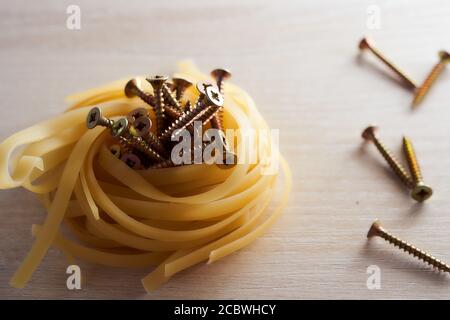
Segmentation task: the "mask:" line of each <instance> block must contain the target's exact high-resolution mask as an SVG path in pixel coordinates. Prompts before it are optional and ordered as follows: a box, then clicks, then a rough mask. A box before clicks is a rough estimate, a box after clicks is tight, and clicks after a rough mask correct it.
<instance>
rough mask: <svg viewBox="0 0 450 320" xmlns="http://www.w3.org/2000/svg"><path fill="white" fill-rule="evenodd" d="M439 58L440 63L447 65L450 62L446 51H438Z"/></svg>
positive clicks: (449, 55) (449, 54)
mask: <svg viewBox="0 0 450 320" xmlns="http://www.w3.org/2000/svg"><path fill="white" fill-rule="evenodd" d="M439 58H440V59H441V61H442V62H444V63H449V62H450V53H448V51H445V50H441V51H439Z"/></svg>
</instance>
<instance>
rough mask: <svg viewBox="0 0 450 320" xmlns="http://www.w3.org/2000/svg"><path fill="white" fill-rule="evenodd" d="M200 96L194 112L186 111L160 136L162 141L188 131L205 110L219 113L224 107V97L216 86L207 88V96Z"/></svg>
mask: <svg viewBox="0 0 450 320" xmlns="http://www.w3.org/2000/svg"><path fill="white" fill-rule="evenodd" d="M200 95H201V98H200V99H199V100H198V101H197V103H196V105H195V106H194V108H193V109H192V110H190V111H186V112H185V113H184V114H183V115H181V117H179V118H178V119H177V120H175V121H174V122H173V123H172V124H171V125H170V126H169V127H168V128H167V129H166V130H165V131H164V132H163V133H161V134H160V135H159V136H158V138H159V139H160V140H161V141H167V140H169V139H170V138H171V137H172V134H173V133H174V132H175V131H176V130H180V129H186V128H187V127H188V126H189V125H190V124H192V123H193V122H194V121H195V120H198V119H199V118H200V117H201V116H202V114H203V113H204V112H205V109H208V108H209V109H213V110H215V111H217V110H218V109H219V108H220V107H221V106H223V96H222V95H221V94H220V92H219V90H218V89H217V88H216V87H214V86H208V87H206V89H205V94H204V95H203V94H202V93H200Z"/></svg>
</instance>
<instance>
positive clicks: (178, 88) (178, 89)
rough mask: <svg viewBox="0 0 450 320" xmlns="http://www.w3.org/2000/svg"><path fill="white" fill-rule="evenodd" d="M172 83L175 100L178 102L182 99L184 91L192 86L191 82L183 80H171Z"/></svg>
mask: <svg viewBox="0 0 450 320" xmlns="http://www.w3.org/2000/svg"><path fill="white" fill-rule="evenodd" d="M172 82H173V85H174V90H175V98H176V99H177V101H180V100H181V98H182V97H183V93H184V91H185V90H186V89H187V88H189V87H190V86H192V82H190V81H189V80H186V79H184V78H172Z"/></svg>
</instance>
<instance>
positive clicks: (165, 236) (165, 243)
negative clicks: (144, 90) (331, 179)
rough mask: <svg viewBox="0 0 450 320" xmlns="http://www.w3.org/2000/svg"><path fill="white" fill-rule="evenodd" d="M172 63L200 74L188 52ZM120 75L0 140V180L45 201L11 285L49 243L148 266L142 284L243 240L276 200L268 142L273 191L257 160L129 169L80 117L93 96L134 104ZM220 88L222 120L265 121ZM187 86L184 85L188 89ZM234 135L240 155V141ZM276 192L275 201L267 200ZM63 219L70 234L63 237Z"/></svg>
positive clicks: (232, 124) (109, 108) (114, 108)
mask: <svg viewBox="0 0 450 320" xmlns="http://www.w3.org/2000/svg"><path fill="white" fill-rule="evenodd" d="M179 69H180V70H179V73H178V74H177V76H180V77H187V78H190V79H192V80H194V81H203V80H205V79H207V78H208V77H207V76H206V75H204V74H202V73H201V72H200V71H198V70H197V69H196V67H195V66H194V65H193V64H192V63H190V62H182V63H180V66H179ZM127 80H128V79H124V80H120V81H116V82H113V83H111V84H108V85H106V86H103V87H100V88H97V89H92V90H89V91H87V92H84V93H80V94H76V95H73V96H70V97H68V99H67V100H68V102H69V104H70V107H69V108H68V109H67V110H66V112H64V113H63V114H61V115H58V116H56V117H54V118H53V119H50V120H47V121H45V122H42V123H39V124H36V125H34V126H32V127H29V128H27V129H25V130H22V131H20V132H17V133H16V134H13V135H12V136H10V137H9V138H7V139H6V140H5V141H4V142H3V143H1V144H0V188H2V189H6V188H15V187H19V186H21V187H24V188H25V189H28V190H30V191H31V192H33V193H35V194H37V195H38V197H39V199H40V201H41V202H42V205H43V206H44V207H45V209H46V210H47V215H46V217H45V219H44V221H43V223H42V224H41V225H33V226H32V234H33V236H34V237H35V241H34V243H33V245H32V248H31V249H30V251H29V252H28V254H27V255H26V257H25V259H24V261H23V262H22V264H21V265H20V267H19V268H18V270H17V271H16V273H15V274H14V275H13V277H12V279H11V281H10V284H11V285H12V286H14V287H17V288H22V287H24V286H25V285H26V283H27V282H28V281H29V280H30V278H31V276H32V274H33V272H34V271H35V269H36V268H37V267H38V266H39V263H40V262H41V260H42V259H43V258H44V256H45V254H46V252H47V250H48V249H49V247H50V246H55V247H57V248H58V249H60V250H62V251H63V252H64V253H66V254H67V255H68V256H70V257H73V258H76V259H81V260H85V261H89V262H93V263H98V264H103V265H108V266H116V267H130V268H131V267H141V268H143V267H145V268H149V267H152V266H154V267H155V268H154V269H153V270H149V271H151V272H150V273H149V274H148V275H147V276H145V277H144V278H143V279H142V283H143V286H144V288H145V289H146V290H147V291H151V290H154V289H156V288H158V287H159V286H160V285H162V284H163V283H164V282H166V281H167V280H168V279H170V277H172V276H173V275H174V274H176V273H177V272H180V271H182V270H184V269H186V268H188V267H190V266H193V265H195V264H197V263H200V262H202V261H206V262H208V263H212V262H215V261H217V260H219V259H221V258H223V257H225V256H227V255H229V254H231V253H233V252H234V251H236V250H239V249H241V248H243V247H244V246H247V245H248V244H250V243H251V242H252V241H253V240H255V239H256V238H257V237H259V236H261V235H262V234H263V233H264V232H265V231H266V230H267V229H268V228H269V227H270V226H271V225H272V224H273V223H274V222H275V221H276V219H277V218H278V217H279V216H280V214H281V213H282V211H283V209H284V208H285V206H286V204H287V201H288V195H289V192H290V189H291V184H292V181H291V173H290V169H289V166H288V165H287V163H286V161H285V160H284V159H283V157H282V156H281V155H279V154H278V152H279V151H278V150H270V151H268V153H267V155H266V159H265V160H267V159H269V160H270V159H271V157H274V156H275V155H276V156H277V157H278V158H279V160H280V168H281V169H282V170H281V171H282V172H283V185H282V188H281V195H278V193H277V191H279V190H277V188H276V182H277V177H278V172H274V173H271V174H262V170H261V169H262V166H264V164H263V163H262V162H261V161H259V162H256V163H239V164H238V165H236V166H235V167H233V168H232V169H228V170H223V169H220V168H218V167H216V166H214V165H208V164H199V165H186V166H179V167H172V168H165V169H146V170H133V169H131V168H129V167H128V166H127V165H126V164H125V163H123V162H122V161H120V160H119V159H117V158H116V157H114V156H113V155H112V153H111V152H110V151H109V150H108V148H107V145H108V143H109V142H110V140H111V137H110V135H109V134H108V132H107V131H106V130H105V128H100V127H98V128H95V129H92V130H88V129H87V128H86V126H85V118H86V115H87V113H88V112H89V110H90V109H91V107H92V106H101V108H102V112H103V113H104V114H105V115H107V116H108V117H112V118H114V117H120V116H124V115H126V114H127V113H128V112H130V111H131V110H133V109H134V108H137V107H142V102H141V101H140V100H139V99H137V98H132V99H129V98H126V97H125V95H124V93H123V87H124V84H125V83H126V81H127ZM148 90H149V91H150V90H151V88H148ZM224 92H225V106H224V126H225V127H226V128H232V129H239V130H240V131H245V130H248V129H256V130H257V129H268V126H267V124H266V122H265V121H264V119H263V118H262V117H261V115H260V113H259V112H258V110H257V108H256V107H255V105H254V102H253V100H252V99H251V98H250V97H249V96H248V94H246V93H245V92H244V91H243V90H242V89H240V88H239V87H237V86H235V85H232V84H231V83H227V84H225V87H224ZM196 94H197V93H196V92H195V90H192V89H191V90H190V89H188V91H187V92H186V95H187V96H188V97H191V98H195V96H196ZM236 141H237V143H236V145H235V147H236V152H237V155H238V158H239V157H240V155H241V154H242V153H243V152H244V147H243V144H240V143H239V139H237V140H236ZM252 147H253V146H252ZM275 153H276V154H275ZM275 194H277V197H275V198H276V201H277V204H276V206H275V207H271V209H270V210H266V209H267V208H268V206H269V203H271V200H272V198H274V195H275ZM267 211H269V212H270V213H269V214H267V213H266V212H267ZM63 225H64V226H65V230H64V231H66V232H70V233H71V234H72V235H74V237H75V238H76V239H77V241H74V240H69V239H68V238H66V237H65V235H64V233H63V232H61V228H62V226H63Z"/></svg>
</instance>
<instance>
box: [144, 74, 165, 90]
mask: <svg viewBox="0 0 450 320" xmlns="http://www.w3.org/2000/svg"><path fill="white" fill-rule="evenodd" d="M168 79H169V77H167V76H160V75H156V76H153V77H148V78H146V79H145V80H147V81H148V82H150V84H151V85H152V87H153V88H158V87H161V86H162V85H163V84H164V82H166V81H167V80H168Z"/></svg>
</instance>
